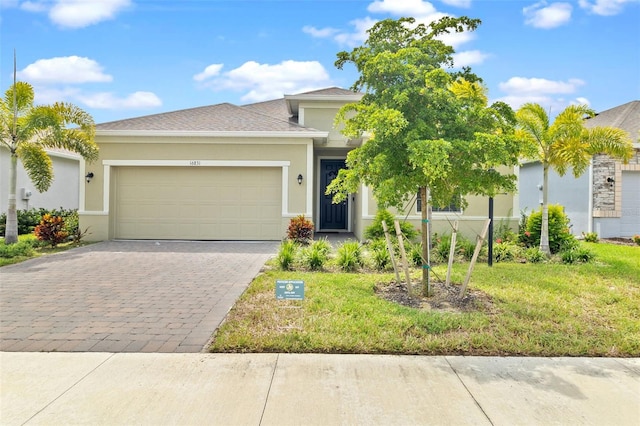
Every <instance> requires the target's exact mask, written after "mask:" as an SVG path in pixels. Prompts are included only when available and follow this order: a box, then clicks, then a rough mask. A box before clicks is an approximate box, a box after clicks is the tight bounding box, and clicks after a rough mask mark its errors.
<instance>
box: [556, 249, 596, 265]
mask: <svg viewBox="0 0 640 426" xmlns="http://www.w3.org/2000/svg"><path fill="white" fill-rule="evenodd" d="M560 258H561V259H562V263H567V264H573V263H589V262H591V261H592V260H593V259H595V254H594V253H593V252H592V251H591V250H589V249H588V248H586V247H581V246H576V247H572V248H570V249H568V250H564V251H563V252H561V253H560Z"/></svg>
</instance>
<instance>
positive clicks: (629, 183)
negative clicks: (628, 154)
mask: <svg viewBox="0 0 640 426" xmlns="http://www.w3.org/2000/svg"><path fill="white" fill-rule="evenodd" d="M621 192H622V203H621V204H622V206H621V207H622V208H621V210H622V211H621V217H620V232H621V235H620V236H621V237H631V236H633V235H637V234H640V172H636V171H623V172H622V190H621Z"/></svg>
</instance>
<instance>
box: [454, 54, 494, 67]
mask: <svg viewBox="0 0 640 426" xmlns="http://www.w3.org/2000/svg"><path fill="white" fill-rule="evenodd" d="M489 56H490V55H489V54H487V53H483V52H481V51H479V50H467V51H465V52H458V53H454V54H453V64H454V66H455V67H456V68H462V67H466V66H470V65H476V64H481V63H483V62H484V60H485V59H487V58H488V57H489Z"/></svg>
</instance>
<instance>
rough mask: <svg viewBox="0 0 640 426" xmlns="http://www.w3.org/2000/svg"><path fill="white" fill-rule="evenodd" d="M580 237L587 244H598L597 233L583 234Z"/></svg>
mask: <svg viewBox="0 0 640 426" xmlns="http://www.w3.org/2000/svg"><path fill="white" fill-rule="evenodd" d="M582 236H583V237H584V240H585V241H586V242H587V243H597V242H598V233H597V232H586V233H585V232H583V233H582Z"/></svg>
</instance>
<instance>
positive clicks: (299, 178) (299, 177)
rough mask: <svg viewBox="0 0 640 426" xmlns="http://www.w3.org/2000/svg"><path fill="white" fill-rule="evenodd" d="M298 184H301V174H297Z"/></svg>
mask: <svg viewBox="0 0 640 426" xmlns="http://www.w3.org/2000/svg"><path fill="white" fill-rule="evenodd" d="M298 185H302V174H299V175H298Z"/></svg>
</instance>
